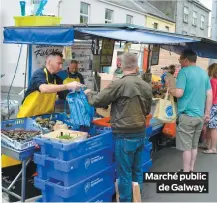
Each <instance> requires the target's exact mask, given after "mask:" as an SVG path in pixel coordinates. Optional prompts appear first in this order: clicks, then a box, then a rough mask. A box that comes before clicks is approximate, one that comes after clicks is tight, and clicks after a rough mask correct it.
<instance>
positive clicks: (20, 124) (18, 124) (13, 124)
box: [1, 118, 41, 151]
mask: <svg viewBox="0 0 217 203" xmlns="http://www.w3.org/2000/svg"><path fill="white" fill-rule="evenodd" d="M1 130H2V131H1V142H2V144H3V145H5V146H8V147H10V148H13V149H15V150H19V151H22V150H25V149H28V148H31V147H33V146H35V145H36V143H35V141H34V140H33V138H34V137H31V138H29V139H26V140H23V141H17V140H15V139H12V138H10V137H8V136H7V135H5V134H4V131H9V130H12V131H13V130H14V131H15V130H21V131H22V130H25V131H38V132H39V134H41V131H40V128H39V127H38V126H37V125H35V123H34V121H33V120H32V119H30V118H22V119H11V120H6V121H2V122H1Z"/></svg>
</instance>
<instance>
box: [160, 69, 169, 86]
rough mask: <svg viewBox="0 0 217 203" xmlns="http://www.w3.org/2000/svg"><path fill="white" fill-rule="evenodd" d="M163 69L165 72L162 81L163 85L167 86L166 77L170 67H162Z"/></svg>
mask: <svg viewBox="0 0 217 203" xmlns="http://www.w3.org/2000/svg"><path fill="white" fill-rule="evenodd" d="M161 69H162V70H163V74H162V75H161V83H162V85H163V88H164V87H165V84H166V80H165V78H166V75H167V72H168V69H169V68H168V67H163V68H161Z"/></svg>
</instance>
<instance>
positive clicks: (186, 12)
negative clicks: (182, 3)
mask: <svg viewBox="0 0 217 203" xmlns="http://www.w3.org/2000/svg"><path fill="white" fill-rule="evenodd" d="M188 13H189V11H188V7H184V22H185V23H188Z"/></svg>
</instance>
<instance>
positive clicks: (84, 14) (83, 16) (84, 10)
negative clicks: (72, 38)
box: [80, 2, 89, 23]
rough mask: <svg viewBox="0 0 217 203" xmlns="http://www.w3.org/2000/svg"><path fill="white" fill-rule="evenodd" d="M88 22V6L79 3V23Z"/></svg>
mask: <svg viewBox="0 0 217 203" xmlns="http://www.w3.org/2000/svg"><path fill="white" fill-rule="evenodd" d="M88 22H89V4H86V3H84V2H81V7H80V23H88Z"/></svg>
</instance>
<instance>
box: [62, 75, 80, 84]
mask: <svg viewBox="0 0 217 203" xmlns="http://www.w3.org/2000/svg"><path fill="white" fill-rule="evenodd" d="M70 82H79V83H80V82H81V81H80V79H79V78H78V77H77V78H70V77H69V76H68V77H67V78H66V79H65V80H64V81H63V84H64V85H65V84H67V83H70Z"/></svg>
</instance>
